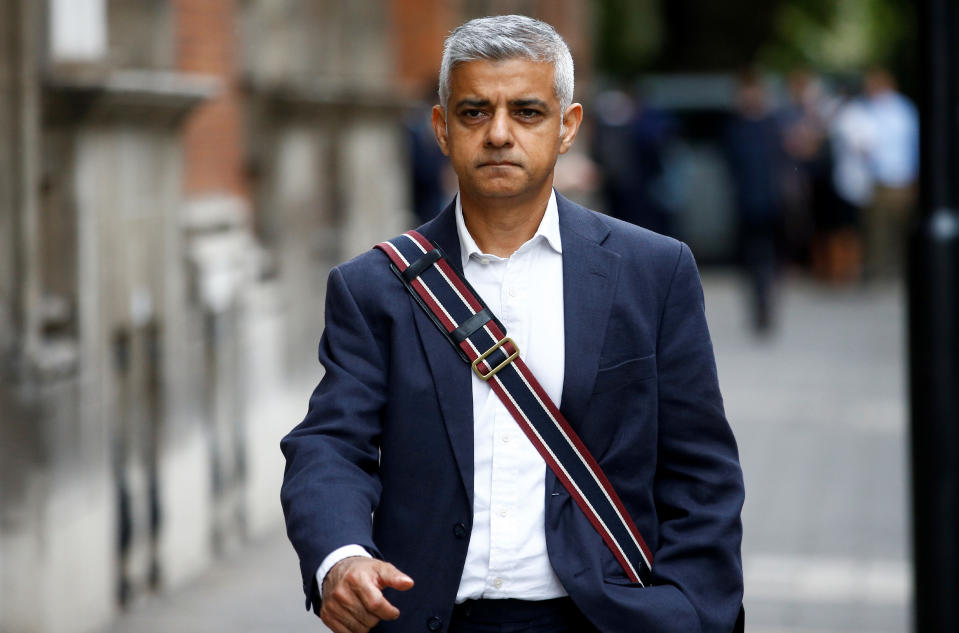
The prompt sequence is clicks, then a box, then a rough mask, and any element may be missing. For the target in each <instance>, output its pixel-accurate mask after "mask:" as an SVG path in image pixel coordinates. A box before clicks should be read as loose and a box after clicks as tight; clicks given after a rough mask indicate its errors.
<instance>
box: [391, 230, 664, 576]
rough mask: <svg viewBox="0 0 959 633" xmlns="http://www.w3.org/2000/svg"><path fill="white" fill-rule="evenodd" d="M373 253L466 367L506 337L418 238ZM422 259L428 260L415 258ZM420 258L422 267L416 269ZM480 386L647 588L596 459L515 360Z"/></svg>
mask: <svg viewBox="0 0 959 633" xmlns="http://www.w3.org/2000/svg"><path fill="white" fill-rule="evenodd" d="M376 248H378V249H380V250H382V251H383V252H384V253H386V255H387V256H388V257H389V258H390V261H391V262H392V263H393V266H394V267H395V270H396V272H397V273H398V275H399V276H400V279H401V280H402V281H403V282H404V284H405V285H406V287H407V288H408V289H409V290H410V292H411V293H413V294H414V296H415V297H416V298H417V300H418V302H419V303H420V305H421V306H423V307H424V308H425V309H427V310H428V311H429V313H430V314H431V316H432V320H433V322H434V323H436V325H437V326H438V327H439V328H440V329H441V331H443V334H444V335H446V337H447V338H448V339H449V340H450V342H451V343H453V345H454V346H455V347H457V349H458V350H459V351H460V352H461V354H460V355H461V356H463V357H464V358H466V359H468V362H473V361H475V360H476V359H477V358H479V356H480V355H481V354H483V353H484V352H485V351H486V350H488V349H490V348H491V347H493V345H494V344H496V343H497V342H498V341H500V340H502V339H503V338H504V337H505V336H506V333H505V331H504V330H505V329H504V328H503V327H502V326H501V325H500V324H499V322H498V321H497V320H496V319H495V317H494V316H493V315H492V313H489V312H488V308H487V306H486V304H485V303H483V301H482V299H481V298H480V297H479V296H478V295H477V294H476V292H475V291H473V289H472V287H471V286H470V285H469V284H468V283H467V282H466V281H464V280H463V279H462V278H460V276H459V275H458V274H457V273H456V272H455V271H454V270H453V268H452V267H451V266H450V265H449V262H447V261H446V259H444V258H443V257H442V253H435V252H433V251H436V250H437V249H436V247H435V246H434V245H433V244H432V243H431V242H430V241H429V240H427V239H426V238H425V237H423V236H422V235H421V234H419V233H417V232H416V231H409V232H407V233H404V234H403V235H401V236H399V237H396V238H394V239H392V240H390V241H389V242H382V243H380V244H377V245H376ZM427 253H429V254H430V255H427ZM437 255H439V256H437ZM424 257H427V258H428V259H426V260H423V258H424ZM421 260H423V264H427V263H428V264H429V265H426V266H423V264H420V265H417V262H420V261H421ZM411 265H412V266H414V268H413V271H412V272H418V269H419V268H422V271H421V272H419V274H418V275H415V276H412V277H411V278H409V279H404V278H403V275H402V273H403V272H404V271H406V270H407V269H409V268H410V266H411ZM483 310H487V314H488V315H489V317H490V318H489V319H488V320H487V321H485V323H482V325H480V326H479V327H477V329H476V330H475V331H473V332H472V333H470V334H469V335H468V336H466V338H465V339H463V340H462V341H458V340H456V337H454V335H453V333H454V331H456V330H457V328H459V327H460V326H461V325H462V324H463V323H466V322H467V321H469V319H470V318H471V317H473V316H474V315H476V314H478V313H479V312H481V311H483ZM481 318H482V317H481ZM515 351H516V348H515V347H514V346H513V345H512V344H510V343H506V344H505V345H503V346H502V347H501V348H500V349H498V350H496V351H495V352H493V353H492V354H491V355H490V356H489V357H488V358H486V359H485V361H484V362H481V363H479V364H478V369H479V370H480V371H482V372H483V373H484V374H486V373H488V372H490V371H491V370H492V368H494V367H496V366H498V365H499V364H500V363H502V362H503V361H505V360H506V358H507V357H508V356H509V355H511V354H513V352H515ZM488 382H489V385H490V387H491V388H492V389H493V391H494V392H496V395H497V396H498V397H499V398H500V400H501V401H502V402H503V404H504V405H505V407H506V409H507V411H509V412H510V415H512V416H513V419H514V420H516V423H517V424H518V425H519V427H520V429H522V430H523V433H525V434H526V436H527V437H528V438H529V440H530V442H532V443H533V446H534V447H535V448H536V450H537V451H538V452H539V453H540V455H542V457H543V459H544V460H545V461H546V463H547V464H548V465H549V467H550V469H551V470H552V471H553V472H554V473H555V474H556V477H557V478H558V479H559V480H560V482H561V483H562V484H563V486H564V487H565V488H566V490H567V491H568V492H569V494H570V495H571V496H572V498H573V500H574V501H575V502H576V504H577V505H578V506H579V507H580V509H581V510H582V511H583V513H584V514H585V515H586V518H587V519H589V522H590V523H591V524H592V525H593V527H594V528H595V529H596V531H597V532H598V533H599V535H600V536H601V537H602V538H603V541H604V542H605V543H606V545H607V546H608V547H609V549H610V551H611V552H612V553H613V556H615V557H616V560H617V561H619V564H620V565H621V566H622V568H623V570H624V571H625V572H626V575H627V576H628V577H629V579H630V580H632V581H633V582H635V583H639V584H641V585H644V586H645V585H648V584H649V582H650V576H651V571H650V569H651V567H652V563H653V557H652V554H651V553H650V551H649V548H648V547H647V546H646V542H645V541H644V540H643V537H642V536H641V535H640V533H639V530H637V529H636V525H635V524H634V523H633V521H632V519H631V518H630V516H629V514H628V513H627V512H626V509H625V507H624V506H623V503H622V501H621V500H620V498H619V496H618V495H617V494H616V491H615V490H614V489H613V487H612V485H610V483H609V479H608V478H607V477H606V475H605V474H604V473H603V470H602V469H601V468H600V466H599V464H598V463H597V462H596V459H595V458H594V457H593V456H592V455H591V454H590V452H589V450H587V448H586V446H585V445H584V444H583V441H582V440H581V439H580V438H579V436H578V435H577V434H576V433H575V431H573V429H572V427H570V425H569V422H567V421H566V419H565V418H564V417H563V415H562V413H560V411H559V409H558V408H557V407H556V405H555V404H554V403H553V402H552V400H551V399H550V398H549V396H548V395H547V394H546V391H545V390H544V389H543V387H542V386H541V385H540V384H539V381H537V380H536V378H535V377H534V376H533V373H532V372H531V371H530V369H529V367H528V366H527V365H526V363H525V362H523V359H522V356H519V357H518V358H516V359H515V360H514V361H513V362H512V363H510V364H509V365H507V366H506V367H504V368H503V369H502V370H501V371H500V372H499V373H497V374H496V375H495V376H493V377H492V378H490V379H489V381H488Z"/></svg>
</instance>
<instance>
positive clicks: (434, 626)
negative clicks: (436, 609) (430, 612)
mask: <svg viewBox="0 0 959 633" xmlns="http://www.w3.org/2000/svg"><path fill="white" fill-rule="evenodd" d="M426 628H428V629H429V630H430V631H439V630H440V629H441V628H443V619H442V618H440V617H437V616H435V615H434V616H433V617H431V618H430V619H429V620H427V621H426Z"/></svg>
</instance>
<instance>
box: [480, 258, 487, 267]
mask: <svg viewBox="0 0 959 633" xmlns="http://www.w3.org/2000/svg"><path fill="white" fill-rule="evenodd" d="M480 263H481V264H483V265H484V266H485V265H486V264H488V263H489V258H488V257H480Z"/></svg>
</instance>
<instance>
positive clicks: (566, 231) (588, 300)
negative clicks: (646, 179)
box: [556, 194, 620, 434]
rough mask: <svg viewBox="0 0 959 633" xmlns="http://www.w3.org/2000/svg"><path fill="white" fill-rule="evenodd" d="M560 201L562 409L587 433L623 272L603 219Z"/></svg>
mask: <svg viewBox="0 0 959 633" xmlns="http://www.w3.org/2000/svg"><path fill="white" fill-rule="evenodd" d="M556 202H557V207H558V209H559V225H560V234H561V237H562V242H563V312H564V314H563V319H564V326H565V329H566V336H565V344H566V360H565V363H564V372H565V373H564V377H563V398H562V401H561V403H560V411H562V413H563V415H564V416H565V417H566V419H567V420H569V422H570V424H571V425H572V426H573V428H574V429H576V430H577V431H578V432H579V433H580V434H582V432H583V430H584V429H583V428H582V424H583V421H584V419H585V417H586V413H587V410H588V407H589V399H590V395H591V394H592V392H593V384H594V383H595V381H596V372H597V371H598V369H599V355H600V352H601V351H602V347H603V341H604V338H605V336H606V324H607V323H608V321H609V311H610V307H611V306H612V300H613V293H614V291H615V289H616V281H617V279H618V277H619V266H620V257H619V255H617V254H616V253H614V252H612V251H610V250H609V249H606V248H604V247H603V246H602V245H601V244H602V243H603V241H604V240H605V239H606V237H607V236H608V235H609V229H608V228H607V227H606V225H605V224H604V223H603V222H602V220H600V219H599V218H598V217H596V216H595V214H593V213H592V212H590V211H588V210H586V209H584V208H583V207H581V206H579V205H577V204H575V203H573V202H570V201H569V200H567V199H566V198H564V197H562V196H560V195H559V194H557V196H556Z"/></svg>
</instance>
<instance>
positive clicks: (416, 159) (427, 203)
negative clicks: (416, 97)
mask: <svg viewBox="0 0 959 633" xmlns="http://www.w3.org/2000/svg"><path fill="white" fill-rule="evenodd" d="M435 94H436V86H435V85H433V84H430V85H429V86H428V87H426V88H425V89H424V98H423V99H421V100H420V101H417V102H416V103H415V104H414V105H413V107H412V108H411V109H410V111H409V113H407V115H406V118H405V119H404V120H403V128H404V130H405V132H406V148H407V153H408V158H409V165H410V194H411V198H412V205H413V213H414V214H415V215H416V218H417V220H418V222H417V224H420V223H423V222H426V221H427V220H430V219H431V218H433V217H434V216H435V215H436V214H437V213H438V212H439V210H440V209H442V208H443V207H444V206H445V205H446V203H447V202H449V200H450V198H451V197H452V195H451V194H450V192H448V191H447V187H446V183H447V181H448V180H449V179H450V177H449V176H448V172H449V171H450V169H451V168H450V165H449V160H448V159H447V158H446V156H444V155H443V152H442V151H441V150H440V148H439V146H438V145H437V144H436V136H435V135H434V134H433V127H432V126H431V125H430V124H429V120H430V118H429V117H430V111H431V110H432V107H433V106H432V99H433V96H434V95H435ZM427 95H428V96H427Z"/></svg>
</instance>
